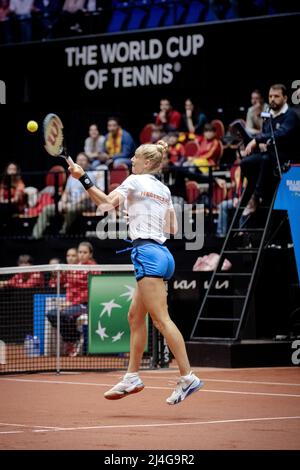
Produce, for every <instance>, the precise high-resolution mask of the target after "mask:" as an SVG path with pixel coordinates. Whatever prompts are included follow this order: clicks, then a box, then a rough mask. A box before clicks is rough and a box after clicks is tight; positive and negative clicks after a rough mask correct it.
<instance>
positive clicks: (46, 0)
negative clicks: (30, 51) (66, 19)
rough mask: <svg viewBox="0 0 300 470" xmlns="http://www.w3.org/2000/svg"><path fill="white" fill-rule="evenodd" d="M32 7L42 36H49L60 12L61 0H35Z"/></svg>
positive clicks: (46, 37)
mask: <svg viewBox="0 0 300 470" xmlns="http://www.w3.org/2000/svg"><path fill="white" fill-rule="evenodd" d="M34 9H35V12H36V13H37V14H38V17H39V23H40V27H41V30H42V31H41V36H42V38H43V39H49V38H51V37H52V35H53V30H54V29H55V27H56V25H57V22H58V18H59V13H60V12H61V0H35V1H34Z"/></svg>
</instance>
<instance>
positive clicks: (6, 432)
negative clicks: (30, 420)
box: [0, 431, 24, 434]
mask: <svg viewBox="0 0 300 470" xmlns="http://www.w3.org/2000/svg"><path fill="white" fill-rule="evenodd" d="M22 432H24V431H0V434H22Z"/></svg>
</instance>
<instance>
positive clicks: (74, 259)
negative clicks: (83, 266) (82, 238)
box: [66, 247, 79, 264]
mask: <svg viewBox="0 0 300 470" xmlns="http://www.w3.org/2000/svg"><path fill="white" fill-rule="evenodd" d="M66 261H67V264H78V261H79V260H78V249H77V248H74V247H72V248H69V249H68V251H67V254H66Z"/></svg>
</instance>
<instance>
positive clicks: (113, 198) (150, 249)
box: [69, 141, 204, 405]
mask: <svg viewBox="0 0 300 470" xmlns="http://www.w3.org/2000/svg"><path fill="white" fill-rule="evenodd" d="M167 148H168V145H167V144H166V143H165V142H163V141H159V142H158V143H157V144H145V145H141V146H140V147H138V149H137V150H136V152H135V155H134V156H133V158H132V160H131V161H132V172H133V174H132V175H130V176H129V177H128V178H126V180H125V181H124V182H123V183H122V184H121V185H120V186H118V187H117V188H116V189H115V190H114V191H112V192H111V193H110V194H109V195H106V194H105V193H103V192H102V191H100V189H98V188H96V186H94V185H93V183H92V181H91V180H90V178H89V177H88V175H87V174H86V173H85V172H84V170H83V169H82V168H81V167H80V166H79V165H77V164H75V166H74V167H69V171H70V173H71V175H72V176H73V177H74V178H77V179H79V181H81V183H82V184H83V186H84V188H85V189H86V190H87V192H88V194H89V196H90V198H91V199H92V200H93V201H94V202H95V204H97V205H98V206H100V208H101V209H102V210H104V211H107V210H109V209H111V208H114V207H117V206H119V205H120V204H122V203H125V205H126V207H127V211H128V216H129V233H130V237H131V239H132V243H133V250H132V254H131V259H132V262H133V264H134V268H135V276H136V280H137V287H136V289H135V293H134V297H133V300H132V302H131V306H130V308H129V313H128V320H129V325H130V360H129V365H128V370H127V373H126V374H125V375H124V377H123V379H122V380H121V382H119V383H118V384H117V385H115V386H114V387H113V388H111V389H110V390H108V391H107V392H105V393H104V396H105V398H107V399H108V400H118V399H120V398H123V397H125V396H127V395H129V394H132V393H137V392H140V391H141V390H143V388H144V384H143V382H142V380H141V379H140V377H139V373H138V370H139V367H140V362H141V359H142V355H143V352H144V349H145V344H146V335H147V331H146V322H145V317H146V315H147V312H149V314H150V316H151V318H152V321H153V324H154V326H155V327H156V328H157V329H158V330H159V331H160V332H161V334H162V335H163V336H164V337H165V339H166V341H167V344H168V346H169V348H170V350H171V351H172V353H173V355H174V357H175V359H176V361H177V364H178V367H179V371H180V375H181V377H180V380H179V382H178V384H177V387H176V388H175V390H174V391H173V393H172V394H171V396H170V397H169V398H167V400H166V401H167V403H168V404H170V405H175V404H177V403H180V402H181V401H183V400H184V399H185V398H187V397H188V396H189V395H191V394H192V393H193V392H196V391H197V390H199V389H200V388H201V387H202V386H203V385H204V384H203V382H202V381H201V380H200V379H199V378H198V377H196V375H195V374H193V373H192V372H191V367H190V364H189V360H188V357H187V353H186V348H185V344H184V340H183V337H182V335H181V333H180V331H179V330H178V328H177V327H176V325H175V324H174V323H173V321H172V320H171V319H170V317H169V313H168V307H167V294H166V289H165V284H164V280H168V279H170V278H171V277H172V275H173V272H174V268H175V263H174V259H173V256H172V255H171V253H170V252H169V250H168V249H167V248H166V246H164V242H165V241H166V236H165V233H176V232H177V220H176V215H175V211H174V208H173V205H172V202H171V194H170V190H169V189H168V188H167V187H166V186H165V185H164V184H162V183H161V182H160V181H159V180H158V179H157V178H156V177H155V174H157V173H158V172H159V170H160V165H161V162H162V159H163V155H164V152H165V151H166V150H167Z"/></svg>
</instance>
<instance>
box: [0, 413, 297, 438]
mask: <svg viewBox="0 0 300 470" xmlns="http://www.w3.org/2000/svg"><path fill="white" fill-rule="evenodd" d="M293 419H300V416H273V417H264V418H235V419H222V420H212V421H194V422H184V423H151V424H112V425H97V426H77V427H61V426H60V427H59V426H55V427H53V426H38V425H26V424H12V423H0V425H4V426H18V427H24V428H26V429H24V430H23V431H4V432H0V434H18V433H24V432H26V431H27V430H28V429H29V430H30V431H31V432H34V433H45V432H58V431H60V432H63V431H89V430H98V429H132V428H157V427H174V426H192V425H194V426H201V425H205V424H232V423H249V422H260V421H284V420H293ZM35 428H41V429H35Z"/></svg>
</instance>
